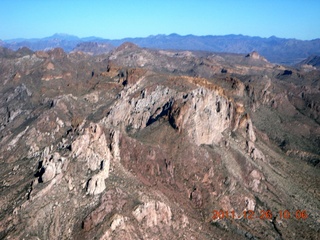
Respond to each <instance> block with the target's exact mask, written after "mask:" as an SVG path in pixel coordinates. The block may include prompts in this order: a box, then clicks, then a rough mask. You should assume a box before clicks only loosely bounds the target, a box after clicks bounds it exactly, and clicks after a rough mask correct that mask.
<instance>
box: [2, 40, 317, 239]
mask: <svg viewBox="0 0 320 240" xmlns="http://www.w3.org/2000/svg"><path fill="white" fill-rule="evenodd" d="M0 64H1V68H2V69H3V71H2V72H0V79H1V82H2V88H1V97H0V131H1V132H0V134H1V135H0V136H1V138H0V146H1V148H0V149H1V150H0V161H1V162H0V174H1V183H2V185H1V198H0V206H1V214H0V236H1V238H4V239H10V238H11V239H23V238H26V239H39V238H40V239H93V238H97V239H168V238H171V239H178V238H181V239H218V238H224V239H231V238H233V239H259V238H260V239H293V238H298V239H303V238H305V237H307V238H309V239H316V238H317V237H318V236H317V234H318V233H319V223H318V222H317V221H318V219H319V214H318V212H319V209H320V202H319V200H318V199H319V197H320V195H319V194H320V193H319V191H318V186H319V183H320V182H319V174H318V171H319V161H320V157H319V154H320V152H319V149H320V148H319V138H318V137H317V136H319V134H320V132H319V123H318V116H319V114H318V112H319V111H318V110H319V109H317V106H318V105H319V101H318V96H319V92H320V90H319V89H320V88H319V81H318V80H316V81H314V79H319V78H320V74H319V72H317V71H311V72H310V71H307V72H306V71H303V70H302V71H298V70H295V69H285V68H284V67H282V66H276V65H273V64H270V63H268V62H266V60H265V59H263V57H261V56H260V55H258V54H257V53H252V54H249V55H248V56H247V57H246V56H239V55H219V56H218V55H212V54H206V53H194V52H169V51H151V50H147V49H140V48H139V47H137V46H135V45H133V44H128V43H127V44H124V45H123V46H121V47H119V48H118V49H116V50H114V51H113V52H112V53H110V54H109V55H104V56H99V57H93V56H89V55H85V54H83V53H79V52H75V53H72V54H65V53H64V52H63V51H61V49H60V50H59V49H57V50H53V51H49V52H36V53H32V52H31V53H30V52H28V51H24V52H22V53H16V52H12V53H11V55H10V56H7V55H6V56H2V57H1V59H0ZM222 70H224V71H222ZM289 72H291V73H290V74H289ZM44 76H51V77H50V78H45V79H44ZM57 76H59V77H57ZM302 80H303V81H302ZM310 86H312V88H311V87H310ZM315 86H316V87H315ZM310 99H312V102H310ZM302 172H303V174H302ZM286 209H288V211H290V213H291V217H290V218H289V219H284V218H283V216H281V215H279V211H284V210H286ZM214 210H217V211H220V210H223V211H224V213H223V214H227V212H228V218H227V217H222V216H221V217H220V219H219V217H218V218H215V217H214V213H215V211H214ZM267 210H270V211H271V213H272V216H270V214H269V215H265V214H264V213H265V212H266V211H267ZM297 210H301V211H305V212H306V213H308V216H307V217H305V219H303V220H302V219H300V220H297V219H296V218H295V213H296V211H297ZM248 211H252V212H248ZM221 214H222V213H221ZM245 214H254V216H256V218H254V219H251V218H248V215H245Z"/></svg>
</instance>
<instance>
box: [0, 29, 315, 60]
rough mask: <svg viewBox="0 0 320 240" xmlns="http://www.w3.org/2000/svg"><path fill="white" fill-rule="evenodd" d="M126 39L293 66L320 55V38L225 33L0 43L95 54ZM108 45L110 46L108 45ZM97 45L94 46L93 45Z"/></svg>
mask: <svg viewBox="0 0 320 240" xmlns="http://www.w3.org/2000/svg"><path fill="white" fill-rule="evenodd" d="M88 42H91V43H96V44H99V49H98V50H97V49H96V48H94V50H90V48H89V49H88V45H87V44H88ZM124 42H132V43H134V44H137V45H138V46H140V47H144V48H152V49H166V50H169V49H171V50H197V51H209V52H220V53H221V52H225V53H242V54H244V53H248V52H252V51H257V52H259V53H260V54H261V55H263V56H264V57H265V58H266V59H267V60H268V61H270V62H272V63H278V64H285V65H293V64H296V63H298V62H301V61H303V60H304V59H306V58H308V57H310V56H311V55H320V39H314V40H297V39H285V38H278V37H275V36H272V37H269V38H261V37H250V36H244V35H225V36H210V35H208V36H195V35H186V36H181V35H178V34H170V35H152V36H149V37H140V38H124V39H118V40H111V39H104V38H99V37H94V36H93V37H86V38H79V37H77V36H73V35H68V34H54V35H53V36H50V37H45V38H37V39H12V40H3V41H0V46H2V47H7V48H10V49H12V50H18V49H19V48H21V47H28V48H30V49H31V50H33V51H37V50H48V49H52V48H56V47H61V48H62V49H63V50H64V51H66V52H71V51H73V50H75V49H79V48H80V49H81V50H83V44H85V48H86V49H87V51H88V52H92V53H93V54H101V53H107V52H108V51H110V50H111V49H112V48H115V47H118V46H119V45H121V44H122V43H124ZM105 44H107V45H106V46H104V45H105ZM91 47H94V45H91Z"/></svg>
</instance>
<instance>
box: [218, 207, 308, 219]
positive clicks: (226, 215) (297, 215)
mask: <svg viewBox="0 0 320 240" xmlns="http://www.w3.org/2000/svg"><path fill="white" fill-rule="evenodd" d="M274 217H278V218H279V219H297V220H305V219H307V218H308V213H307V211H306V210H295V211H291V212H290V211H289V210H279V211H278V212H272V211H271V210H260V211H259V212H255V211H252V210H246V211H243V212H242V213H241V214H240V215H237V214H236V212H235V211H224V210H222V209H221V210H213V211H212V220H214V221H215V220H219V219H242V218H243V219H248V220H254V219H262V220H263V219H266V220H268V219H273V218H274Z"/></svg>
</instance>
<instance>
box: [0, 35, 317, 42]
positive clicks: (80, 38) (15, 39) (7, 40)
mask: <svg viewBox="0 0 320 240" xmlns="http://www.w3.org/2000/svg"><path fill="white" fill-rule="evenodd" d="M55 35H56V36H59V35H60V36H61V37H63V36H64V35H65V36H66V37H76V38H78V39H79V40H82V39H86V38H96V39H102V40H111V41H115V40H123V39H137V38H148V37H156V36H172V35H179V36H181V37H186V36H196V37H206V36H213V37H220V36H221V37H225V36H243V37H251V38H252V37H258V38H264V39H268V38H272V37H275V38H281V39H295V40H301V41H312V40H317V39H320V37H318V38H314V39H307V40H303V39H298V38H283V37H278V36H275V35H272V36H269V37H261V36H257V35H253V36H250V35H245V34H234V33H229V34H224V35H213V34H209V35H196V34H192V33H190V34H185V35H182V34H178V33H170V34H162V33H159V34H150V35H147V36H142V37H141V36H137V37H124V38H103V37H101V36H85V37H79V36H77V35H73V34H68V33H53V34H51V35H49V36H44V37H32V38H23V37H18V38H11V39H2V38H1V37H0V40H2V41H4V42H10V41H23V40H41V39H45V38H51V37H54V36H55Z"/></svg>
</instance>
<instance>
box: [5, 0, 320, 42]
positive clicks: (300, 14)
mask: <svg viewBox="0 0 320 240" xmlns="http://www.w3.org/2000/svg"><path fill="white" fill-rule="evenodd" d="M319 12H320V1H316V0H310V1H306V2H302V1H299V0H282V1H276V0H269V1H264V0H261V1H253V0H242V1H232V0H225V1H209V0H197V1H195V0H184V1H182V0H175V1H169V0H163V1H130V0H123V1H108V0H105V1H102V0H93V1H90V2H89V1H85V0H78V1H61V0H55V1H54V0H46V1H38V0H25V1H19V0H12V1H7V0H4V1H0V22H1V25H0V39H2V40H11V39H17V38H25V39H30V38H44V37H48V36H52V35H53V34H52V33H68V34H70V35H75V36H78V37H80V38H84V37H89V36H96V37H101V38H104V39H123V38H136V37H141V38H144V37H148V36H150V35H157V34H165V35H169V34H171V33H177V34H179V35H182V36H184V35H188V34H193V35H196V36H206V35H212V36H225V35H229V34H235V35H238V34H242V35H245V36H259V37H262V38H268V37H270V36H277V37H279V38H287V39H290V38H294V39H299V40H312V39H317V38H320V16H319Z"/></svg>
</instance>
